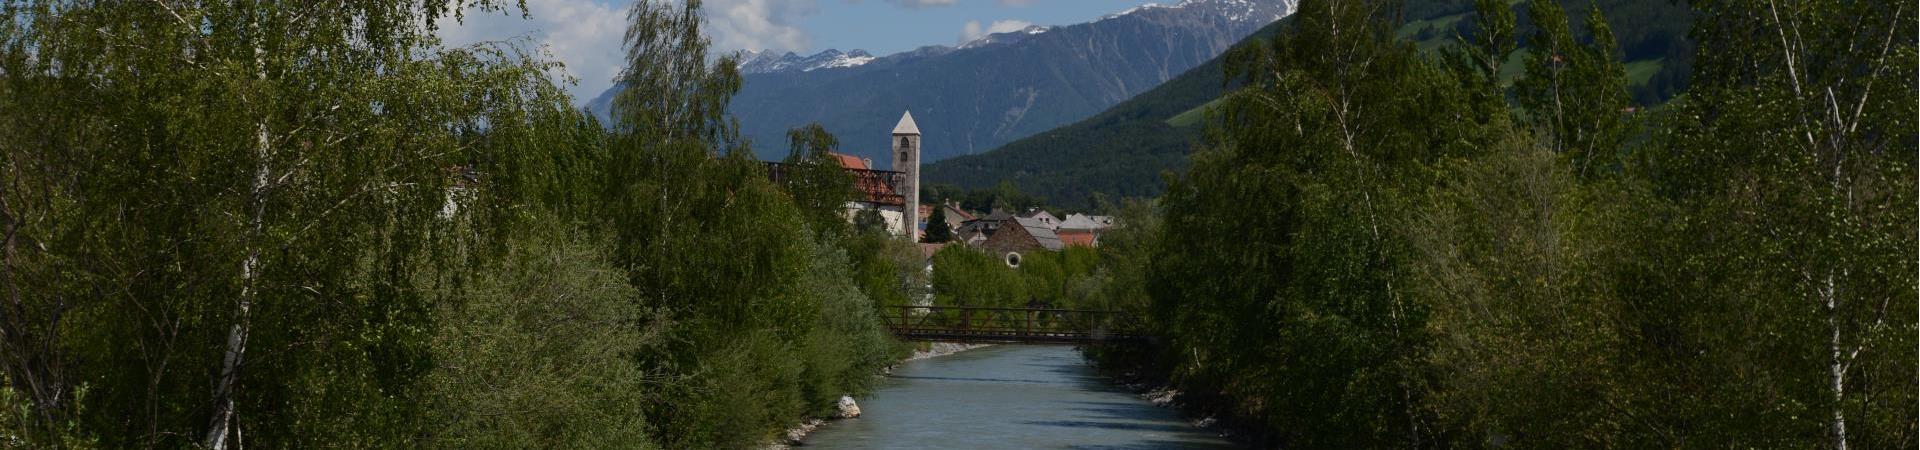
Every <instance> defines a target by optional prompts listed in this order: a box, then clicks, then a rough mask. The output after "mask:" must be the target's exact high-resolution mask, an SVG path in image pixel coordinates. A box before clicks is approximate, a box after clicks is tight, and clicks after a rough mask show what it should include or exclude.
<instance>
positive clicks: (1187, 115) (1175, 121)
mask: <svg viewBox="0 0 1920 450" xmlns="http://www.w3.org/2000/svg"><path fill="white" fill-rule="evenodd" d="M1222 98H1226V97H1221V98H1216V99H1213V101H1210V102H1207V103H1206V104H1203V105H1200V106H1196V107H1194V108H1193V109H1189V110H1186V111H1185V112H1182V113H1180V114H1175V115H1173V117H1169V118H1167V121H1166V122H1167V125H1169V126H1172V127H1174V128H1183V127H1189V126H1193V125H1195V124H1198V123H1200V121H1201V120H1205V119H1206V118H1207V110H1210V109H1213V107H1214V106H1216V105H1219V104H1220V100H1221V99H1222Z"/></svg>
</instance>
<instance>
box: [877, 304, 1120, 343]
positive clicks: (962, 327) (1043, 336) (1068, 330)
mask: <svg viewBox="0 0 1920 450" xmlns="http://www.w3.org/2000/svg"><path fill="white" fill-rule="evenodd" d="M881 319H882V320H883V321H885V322H886V324H887V329H888V330H889V331H891V332H892V333H893V335H894V336H895V337H898V338H900V339H906V340H918V341H953V342H992V343H1035V344H1043V343H1044V344H1078V343H1090V342H1098V341H1118V340H1130V339H1141V338H1144V337H1145V336H1144V335H1143V334H1141V333H1140V330H1141V329H1142V327H1140V325H1139V321H1137V320H1134V318H1133V316H1131V315H1129V314H1127V313H1124V312H1120V311H1100V310H1068V309H1050V308H992V307H976V306H924V307H899V308H896V309H892V310H890V311H889V314H883V315H882V316H881Z"/></svg>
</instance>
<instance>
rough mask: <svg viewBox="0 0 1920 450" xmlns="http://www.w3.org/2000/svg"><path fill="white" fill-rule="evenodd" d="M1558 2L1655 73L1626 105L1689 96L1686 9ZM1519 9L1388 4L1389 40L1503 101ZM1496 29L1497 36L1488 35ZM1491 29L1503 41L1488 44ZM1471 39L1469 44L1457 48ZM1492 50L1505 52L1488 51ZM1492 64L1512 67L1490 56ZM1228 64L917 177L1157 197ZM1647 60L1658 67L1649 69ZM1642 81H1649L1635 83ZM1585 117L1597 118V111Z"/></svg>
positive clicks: (1089, 196)
mask: <svg viewBox="0 0 1920 450" xmlns="http://www.w3.org/2000/svg"><path fill="white" fill-rule="evenodd" d="M1557 3H1558V4H1560V5H1562V7H1564V8H1565V9H1567V10H1571V11H1588V10H1592V9H1598V10H1600V11H1604V12H1605V13H1606V24H1607V28H1608V29H1609V30H1610V31H1611V32H1612V33H1613V36H1614V38H1615V39H1616V40H1617V41H1618V45H1617V47H1618V50H1617V57H1618V59H1619V60H1620V61H1624V62H1628V63H1630V64H1636V65H1635V66H1633V67H1639V68H1641V69H1642V70H1646V69H1649V68H1651V69H1655V70H1656V71H1652V72H1646V73H1642V74H1641V75H1642V76H1638V77H1635V78H1633V80H1635V81H1636V82H1634V83H1629V84H1627V85H1626V86H1627V88H1628V89H1629V92H1630V93H1631V98H1632V101H1633V103H1635V104H1638V105H1642V106H1645V107H1651V106H1656V105H1659V104H1662V103H1664V102H1666V101H1667V100H1668V99H1670V98H1672V97H1673V96H1675V95H1677V94H1678V93H1679V92H1680V90H1681V89H1684V88H1685V87H1686V83H1687V77H1688V74H1689V73H1690V71H1691V70H1692V69H1691V68H1692V61H1693V54H1694V51H1693V43H1692V41H1691V40H1690V39H1689V38H1688V37H1687V27H1688V26H1690V25H1691V24H1692V23H1693V19H1694V16H1695V15H1694V14H1693V13H1692V11H1691V10H1690V9H1689V8H1688V7H1687V5H1686V3H1685V2H1675V1H1670V0H1563V1H1560V2H1557ZM1524 4H1525V2H1519V1H1509V0H1489V1H1465V0H1413V1H1407V2H1404V4H1396V5H1395V7H1399V8H1402V9H1401V14H1400V15H1399V17H1400V18H1402V19H1403V20H1404V21H1405V23H1403V24H1402V25H1401V26H1399V27H1396V29H1395V31H1394V37H1395V38H1396V39H1400V40H1403V41H1408V42H1413V43H1414V44H1415V45H1417V46H1418V47H1419V48H1420V50H1421V51H1422V52H1425V53H1428V54H1432V55H1436V56H1441V57H1445V54H1447V53H1450V52H1456V51H1460V50H1463V49H1468V48H1476V49H1481V50H1482V53H1481V54H1480V55H1478V56H1477V57H1476V61H1475V62H1474V63H1473V64H1472V66H1473V67H1478V68H1481V69H1482V70H1483V71H1486V72H1489V73H1492V74H1497V79H1499V80H1500V81H1501V82H1502V85H1501V86H1498V90H1497V92H1487V93H1481V94H1480V95H1487V96H1488V98H1491V99H1495V100H1499V101H1503V102H1504V101H1507V100H1508V95H1507V94H1508V93H1507V92H1506V86H1505V83H1511V82H1512V81H1513V80H1515V79H1516V78H1517V77H1518V74H1519V73H1520V72H1521V70H1520V69H1522V68H1523V67H1524V65H1523V64H1522V62H1523V60H1524V59H1525V58H1522V57H1520V56H1518V55H1510V54H1512V53H1514V49H1516V48H1525V47H1527V45H1528V43H1527V42H1524V41H1516V39H1518V38H1519V37H1520V36H1524V35H1529V34H1532V33H1531V30H1532V22H1531V18H1530V16H1528V15H1526V14H1524V10H1525V8H1524V6H1523V5H1524ZM1516 9H1519V10H1521V11H1516ZM1476 10H1479V11H1481V12H1482V13H1485V12H1498V13H1499V14H1498V15H1497V16H1485V17H1482V16H1481V15H1477V14H1474V13H1475V11H1476ZM1294 22H1295V21H1294V20H1293V19H1282V20H1280V21H1277V22H1275V23H1273V24H1271V25H1268V26H1267V27H1265V28H1263V29H1261V30H1260V31H1258V32H1255V33H1253V34H1252V35H1251V36H1249V37H1247V38H1246V39H1244V40H1243V41H1242V42H1240V43H1238V44H1236V45H1235V46H1234V47H1235V48H1244V47H1247V46H1249V45H1252V44H1254V43H1256V42H1260V41H1262V40H1265V39H1266V38H1267V37H1270V36H1272V35H1273V34H1275V33H1278V32H1279V31H1280V30H1281V29H1282V28H1286V27H1290V26H1292V25H1290V24H1292V23H1294ZM1496 23H1498V24H1499V25H1498V26H1494V25H1493V24H1496ZM1489 28H1493V29H1495V31H1498V32H1497V33H1488V32H1487V31H1488V29H1489ZM1590 28H1591V27H1587V28H1578V29H1573V30H1571V31H1572V32H1573V33H1574V37H1573V39H1575V41H1577V42H1581V43H1596V42H1605V41H1606V40H1604V39H1595V38H1593V37H1592V34H1590V33H1589V32H1588V30H1589V29H1590ZM1468 36H1475V38H1473V39H1465V40H1463V39H1462V38H1464V37H1468ZM1485 36H1495V37H1493V38H1491V39H1488V38H1485ZM1490 44H1493V45H1498V46H1500V47H1502V48H1493V49H1487V48H1485V46H1486V45H1490ZM1229 53H1231V52H1229ZM1494 54H1499V55H1509V56H1493V57H1489V56H1488V55H1494ZM1225 60H1226V57H1225V55H1222V57H1220V58H1216V59H1214V60H1213V61H1209V62H1207V63H1205V64H1201V65H1199V66H1196V67H1194V68H1193V69H1190V70H1188V71H1187V72H1185V73H1182V74H1180V76H1177V77H1174V78H1173V79H1171V80H1168V81H1167V82H1165V83H1162V84H1161V85H1160V86H1158V87H1156V88H1154V89H1152V90H1149V91H1147V92H1144V93H1141V94H1139V95H1137V96H1134V97H1133V98H1131V99H1128V100H1127V101H1124V102H1121V103H1120V104H1117V105H1114V106H1113V107H1111V108H1108V109H1107V110H1106V111H1102V112H1101V113H1099V114H1096V115H1094V116H1092V117H1089V118H1087V119H1085V120H1081V121H1079V122H1076V123H1073V124H1069V125H1065V126H1061V127H1057V128H1054V129H1052V130H1047V131H1044V132H1040V133H1038V134H1034V135H1032V136H1028V137H1026V138H1022V139H1019V140H1015V141H1012V142H1008V143H1006V144H1004V145H1001V146H1000V147H998V148H995V149H993V150H989V151H986V152H980V153H976V154H972V155H966V156H958V157H954V158H950V159H945V160H941V161H939V162H935V163H933V164H929V165H927V166H926V167H925V168H924V170H923V175H922V176H923V177H924V179H925V180H926V181H927V182H928V183H930V184H932V183H940V184H950V185H954V186H958V187H960V188H964V189H983V188H987V187H990V186H993V185H994V184H996V183H1000V182H1002V181H1007V182H1012V183H1013V184H1014V185H1016V186H1018V187H1019V188H1020V189H1022V190H1024V191H1026V192H1030V193H1033V194H1034V195H1037V196H1040V197H1044V198H1046V199H1048V201H1049V202H1050V203H1052V204H1054V205H1056V206H1062V207H1067V208H1088V207H1092V206H1095V205H1096V204H1097V203H1098V202H1096V201H1094V200H1093V198H1094V197H1095V196H1098V195H1104V196H1107V197H1110V198H1150V197H1155V196H1158V195H1161V193H1163V192H1164V191H1165V190H1166V185H1165V181H1164V179H1163V175H1164V174H1167V173H1172V172H1180V171H1183V170H1186V169H1187V168H1188V166H1189V165H1190V164H1191V163H1192V159H1191V158H1190V157H1189V154H1190V153H1192V152H1193V151H1194V149H1195V144H1196V143H1198V142H1199V141H1201V139H1202V132H1201V131H1202V129H1203V128H1204V125H1208V124H1209V122H1208V120H1207V118H1206V115H1207V113H1208V112H1209V111H1214V110H1217V109H1218V108H1217V107H1216V106H1217V105H1218V104H1219V103H1220V102H1221V97H1222V96H1223V95H1224V94H1226V93H1227V92H1231V91H1232V90H1233V89H1234V88H1236V87H1238V85H1239V82H1240V81H1241V80H1238V79H1236V78H1233V77H1227V76H1224V74H1225V70H1224V67H1225V64H1223V63H1224V62H1225ZM1651 61H1660V63H1659V64H1649V62H1651ZM1481 76H1487V75H1486V74H1484V73H1483V75H1481ZM1463 78H1464V77H1463ZM1489 79H1493V78H1489ZM1643 79H1644V80H1645V81H1639V80H1643ZM1622 106H1625V105H1622ZM1587 109H1588V110H1590V111H1592V112H1596V113H1597V112H1599V111H1602V110H1603V109H1602V108H1587ZM1618 109H1619V108H1612V109H1605V110H1606V111H1618Z"/></svg>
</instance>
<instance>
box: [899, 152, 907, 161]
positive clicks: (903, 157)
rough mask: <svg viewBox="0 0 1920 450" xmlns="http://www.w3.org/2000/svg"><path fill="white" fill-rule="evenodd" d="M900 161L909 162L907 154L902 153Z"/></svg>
mask: <svg viewBox="0 0 1920 450" xmlns="http://www.w3.org/2000/svg"><path fill="white" fill-rule="evenodd" d="M900 160H901V161H906V160H907V152H900Z"/></svg>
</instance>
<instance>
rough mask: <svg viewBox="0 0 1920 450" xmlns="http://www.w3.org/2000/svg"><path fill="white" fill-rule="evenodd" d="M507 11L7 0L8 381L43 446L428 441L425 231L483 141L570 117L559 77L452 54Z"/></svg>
mask: <svg viewBox="0 0 1920 450" xmlns="http://www.w3.org/2000/svg"><path fill="white" fill-rule="evenodd" d="M503 7H504V2H494V1H489V0H479V1H464V0H453V1H435V0H421V1H397V2H396V1H359V0H339V1H318V2H292V3H287V2H265V1H196V0H157V1H152V2H106V3H100V2H75V1H60V0H22V1H11V2H7V3H6V4H5V6H4V11H5V13H6V14H5V16H4V17H5V18H4V19H0V24H4V25H0V33H3V34H0V64H3V66H0V67H4V69H0V92H5V93H6V95H4V96H0V118H4V120H0V128H3V129H4V131H0V168H4V169H0V170H4V171H5V172H6V173H7V175H6V180H7V183H6V184H7V185H8V186H7V187H6V188H4V190H0V198H4V200H0V205H4V206H0V227H4V228H5V229H6V233H5V234H6V237H7V238H6V241H5V246H6V251H5V258H6V260H5V267H6V269H5V271H4V272H0V284H4V285H5V289H4V290H5V292H7V293H8V294H7V299H6V303H7V304H8V306H7V308H8V313H7V314H5V318H4V320H0V332H4V335H5V336H7V338H6V342H5V345H4V346H0V354H3V355H4V361H0V362H3V363H4V366H5V369H6V375H7V379H8V382H9V383H10V386H11V387H12V389H13V390H14V391H16V392H18V393H20V394H21V395H23V396H24V397H25V398H26V399H27V400H28V402H29V403H30V404H31V408H30V409H31V410H32V411H34V416H33V417H32V418H30V419H27V420H25V421H23V423H26V424H27V426H26V428H27V429H26V430H23V432H24V433H25V434H26V435H28V436H33V437H34V439H41V438H49V439H51V436H53V434H56V433H69V432H70V433H77V434H82V435H92V436H93V437H95V438H98V439H101V440H105V441H107V442H112V443H118V444H123V445H169V446H172V445H186V444H187V442H186V440H185V439H186V438H184V437H185V436H189V435H192V436H197V438H194V439H193V442H194V443H195V444H198V445H201V446H205V447H208V448H215V449H219V448H226V447H228V446H231V445H233V444H234V442H235V440H236V439H237V438H241V437H242V436H244V439H246V440H247V442H248V443H251V444H261V443H265V444H267V445H282V446H299V445H302V444H313V443H318V442H321V441H319V439H327V441H326V442H331V443H336V444H338V443H352V442H357V441H361V440H375V441H391V440H392V439H399V438H404V437H405V436H409V435H411V434H412V430H411V428H412V427H415V426H418V423H417V422H416V421H415V420H414V419H412V418H413V417H417V414H412V413H411V412H410V411H411V408H414V406H411V405H410V402H409V398H410V395H411V392H413V391H415V389H412V387H414V386H413V383H415V382H416V380H417V378H418V377H419V375H420V374H421V373H422V371H423V370H424V369H425V367H426V366H427V364H428V362H429V361H430V359H429V357H428V356H427V355H426V353H425V350H424V348H425V342H426V332H425V329H426V325H427V323H428V321H429V318H428V314H427V313H426V311H428V310H429V309H428V308H427V307H426V304H425V303H426V299H425V298H424V297H423V296H422V295H420V294H419V292H418V290H417V289H415V287H414V286H413V279H412V277H413V275H412V274H413V273H415V272H416V271H417V270H418V269H419V268H420V267H421V265H422V264H423V262H422V261H423V260H424V259H427V258H430V257H431V255H432V254H433V252H431V251H430V250H431V249H432V247H433V242H434V240H435V239H437V238H436V236H435V235H434V233H433V232H432V231H431V230H432V229H433V228H432V227H430V226H429V224H430V223H432V221H434V220H436V217H438V216H439V215H440V214H441V213H442V211H444V210H445V209H446V207H447V204H446V203H447V202H448V198H449V195H448V193H449V192H450V191H453V190H456V189H457V186H460V185H463V184H467V183H471V182H473V181H475V180H476V179H477V178H478V177H477V176H476V175H477V174H476V173H475V172H474V170H473V166H472V164H473V163H474V158H473V157H474V153H475V148H477V147H480V146H482V143H481V136H482V135H484V134H486V131H487V130H489V129H493V128H499V127H510V126H512V125H513V124H515V123H517V122H521V121H524V120H525V119H524V118H525V117H526V114H528V113H529V112H530V111H536V110H549V111H550V110H552V109H553V105H561V106H564V105H565V97H564V95H563V94H561V93H559V91H558V90H557V89H556V88H555V87H554V86H553V85H552V83H551V82H550V81H548V77H547V74H548V72H547V71H548V70H549V69H550V68H551V67H549V66H547V65H543V64H541V63H538V62H535V61H534V60H533V59H531V58H528V57H526V55H524V54H522V53H520V52H517V51H514V50H512V49H510V48H503V47H495V46H484V47H475V48H468V49H457V50H448V49H445V48H442V47H441V46H440V44H439V43H438V41H437V38H436V37H435V35H434V31H435V29H434V27H435V24H436V21H437V20H439V19H441V18H443V17H447V16H454V17H458V15H459V14H460V11H462V10H464V9H466V8H477V10H479V11H497V10H499V9H501V8H503ZM263 350H264V351H265V352H266V353H265V355H264V356H262V355H261V352H262V351H263ZM76 400H78V401H76ZM73 423H78V424H80V426H79V428H78V430H77V431H76V430H67V431H61V430H62V429H65V427H68V426H69V425H68V424H73ZM242 429H244V430H245V431H244V432H243V431H242ZM46 442H51V441H50V440H49V441H46Z"/></svg>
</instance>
